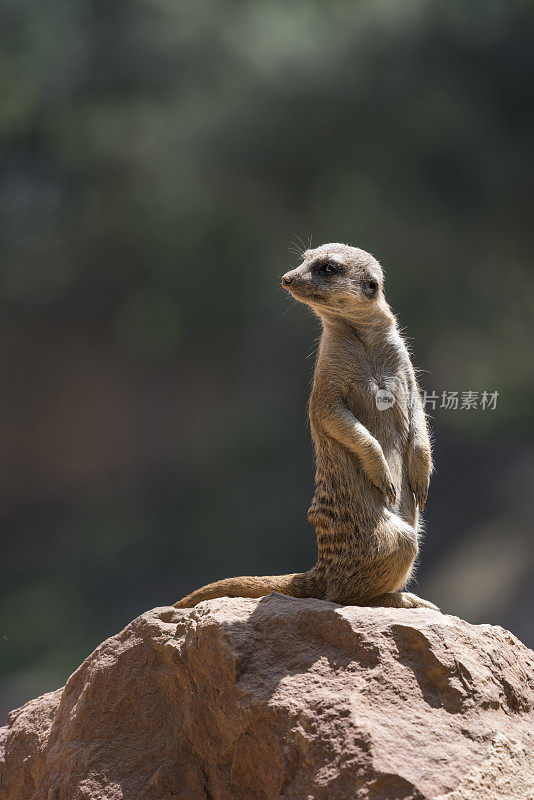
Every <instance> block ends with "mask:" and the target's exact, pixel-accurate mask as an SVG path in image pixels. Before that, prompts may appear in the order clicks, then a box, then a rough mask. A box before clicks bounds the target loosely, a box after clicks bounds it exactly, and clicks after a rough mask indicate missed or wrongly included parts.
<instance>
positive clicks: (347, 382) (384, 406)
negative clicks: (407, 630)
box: [175, 244, 437, 610]
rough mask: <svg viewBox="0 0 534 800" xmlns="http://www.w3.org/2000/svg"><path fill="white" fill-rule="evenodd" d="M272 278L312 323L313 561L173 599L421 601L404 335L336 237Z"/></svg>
mask: <svg viewBox="0 0 534 800" xmlns="http://www.w3.org/2000/svg"><path fill="white" fill-rule="evenodd" d="M282 285H283V286H284V288H285V289H287V290H288V291H289V292H290V293H291V294H292V295H293V297H294V298H295V299H296V300H298V301H300V302H302V303H305V304H306V305H308V306H309V307H310V308H311V310H312V311H313V312H314V313H315V314H316V315H317V316H318V317H319V319H320V321H321V323H322V335H321V340H320V345H319V349H318V354H317V361H316V366H315V373H314V378H313V387H312V392H311V396H310V402H309V419H310V427H311V434H312V439H313V444H314V450H315V463H316V476H315V494H314V497H313V501H312V504H311V507H310V509H309V511H308V521H309V522H310V523H311V524H312V525H313V526H314V527H315V531H316V534H317V551H318V552H317V563H316V564H315V566H314V567H312V569H310V570H308V571H307V572H303V573H295V574H292V575H275V576H265V577H240V578H226V579H224V580H220V581H216V582H215V583H211V584H209V585H207V586H204V587H203V588H201V589H197V590H196V591H195V592H193V593H192V594H190V595H188V596H187V597H184V598H183V599H182V600H179V601H178V602H177V603H176V604H175V607H176V608H189V607H191V606H195V605H196V604H197V603H199V602H200V601H202V600H207V599H210V598H214V597H223V596H231V597H262V596H264V595H267V594H269V593H270V592H273V591H275V592H281V593H283V594H287V595H292V596H294V597H316V598H322V599H325V600H331V601H333V602H336V603H341V604H344V605H366V606H390V607H396V608H418V607H423V608H431V609H436V610H437V608H436V606H435V605H434V604H433V603H430V602H429V601H427V600H423V599H421V598H420V597H417V596H416V595H414V594H412V593H410V592H407V591H405V587H406V585H407V583H408V582H409V580H410V578H411V576H412V571H413V568H414V562H415V560H416V558H417V555H418V549H419V533H420V512H421V511H422V510H423V508H424V505H425V501H426V497H427V492H428V487H429V480H430V474H431V472H432V457H431V446H430V438H429V433H428V427H427V420H426V415H425V411H424V407H423V403H422V400H421V396H420V392H419V387H418V384H417V379H416V375H415V371H414V368H413V366H412V363H411V360H410V356H409V354H408V350H407V347H406V344H405V342H404V340H403V338H402V336H401V334H400V332H399V329H398V326H397V321H396V319H395V316H394V315H393V313H392V311H391V309H390V307H389V305H388V303H387V302H386V299H385V295H384V274H383V271H382V268H381V266H380V264H379V263H378V261H377V260H376V259H375V258H374V257H373V256H372V255H370V254H369V253H366V252H365V251H364V250H360V249H359V248H356V247H350V246H348V245H345V244H324V245H321V246H320V247H317V248H314V249H309V250H306V251H305V252H304V253H303V254H302V263H301V264H300V265H299V266H298V267H296V268H295V269H293V270H291V271H289V272H287V273H286V274H285V275H284V276H283V278H282Z"/></svg>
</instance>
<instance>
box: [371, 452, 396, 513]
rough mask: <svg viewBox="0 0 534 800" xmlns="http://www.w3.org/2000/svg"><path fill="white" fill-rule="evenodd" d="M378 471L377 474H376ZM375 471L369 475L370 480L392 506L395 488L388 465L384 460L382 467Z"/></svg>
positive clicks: (394, 498)
mask: <svg viewBox="0 0 534 800" xmlns="http://www.w3.org/2000/svg"><path fill="white" fill-rule="evenodd" d="M377 473H378V474H377ZM377 473H375V474H372V475H370V478H371V480H372V481H373V483H374V485H375V486H376V488H377V489H380V491H381V492H382V494H383V495H384V497H385V498H386V502H387V504H388V505H390V506H394V505H395V502H396V500H397V489H396V487H395V484H394V483H393V478H392V475H391V472H390V470H389V467H388V466H387V464H386V463H385V462H384V465H383V468H382V469H381V470H380V471H378V470H377Z"/></svg>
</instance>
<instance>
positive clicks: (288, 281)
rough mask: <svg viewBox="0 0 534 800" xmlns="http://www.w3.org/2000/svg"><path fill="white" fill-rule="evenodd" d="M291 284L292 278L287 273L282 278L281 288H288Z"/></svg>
mask: <svg viewBox="0 0 534 800" xmlns="http://www.w3.org/2000/svg"><path fill="white" fill-rule="evenodd" d="M292 283H293V277H292V276H291V275H290V273H289V272H286V274H285V275H283V276H282V286H290V285H291V284H292Z"/></svg>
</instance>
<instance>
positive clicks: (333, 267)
mask: <svg viewBox="0 0 534 800" xmlns="http://www.w3.org/2000/svg"><path fill="white" fill-rule="evenodd" d="M321 272H326V274H327V275H332V274H333V273H334V272H339V266H338V264H336V263H335V261H325V262H324V264H322V265H321Z"/></svg>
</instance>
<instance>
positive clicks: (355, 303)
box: [282, 244, 384, 319]
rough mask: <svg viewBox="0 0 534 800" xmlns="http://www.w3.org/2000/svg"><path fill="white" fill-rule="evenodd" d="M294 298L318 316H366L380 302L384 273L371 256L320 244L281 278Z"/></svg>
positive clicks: (350, 249) (349, 249)
mask: <svg viewBox="0 0 534 800" xmlns="http://www.w3.org/2000/svg"><path fill="white" fill-rule="evenodd" d="M282 285H283V286H284V288H286V289H287V290H288V291H289V292H291V294H292V295H293V297H295V298H296V299H297V300H300V302H302V303H306V304H307V305H309V306H310V307H311V308H312V309H313V311H315V313H316V314H318V315H319V316H323V315H324V314H330V315H334V316H343V317H352V318H354V319H357V318H358V317H365V316H368V314H369V312H372V310H373V308H375V307H376V305H377V304H378V303H380V301H381V300H383V297H384V295H383V290H384V274H383V272H382V268H381V266H380V264H379V263H378V261H377V260H376V259H375V258H373V256H372V255H370V254H369V253H366V252H365V251H364V250H360V249H359V248H357V247H349V246H348V245H346V244H323V245H321V246H320V247H316V248H314V249H313V250H306V251H305V252H304V253H303V255H302V264H300V265H299V266H298V267H296V269H292V270H290V271H289V272H286V274H285V275H284V276H283V277H282Z"/></svg>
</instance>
